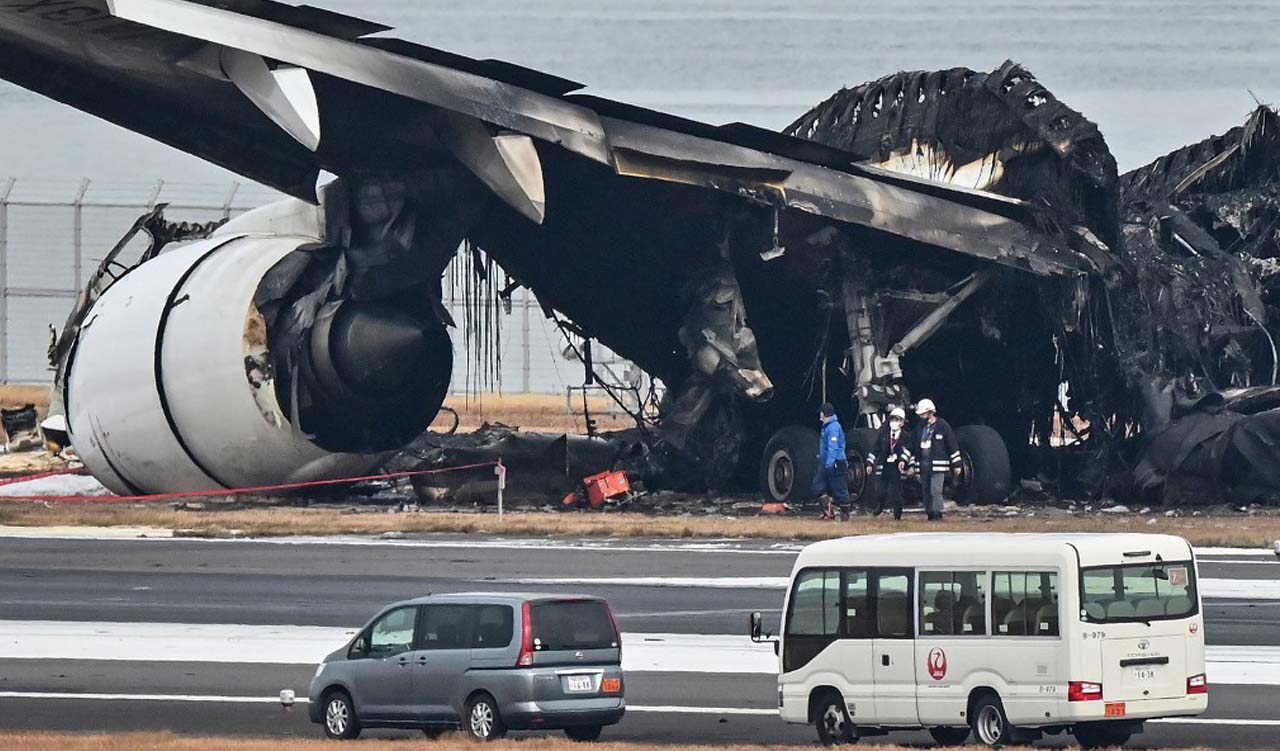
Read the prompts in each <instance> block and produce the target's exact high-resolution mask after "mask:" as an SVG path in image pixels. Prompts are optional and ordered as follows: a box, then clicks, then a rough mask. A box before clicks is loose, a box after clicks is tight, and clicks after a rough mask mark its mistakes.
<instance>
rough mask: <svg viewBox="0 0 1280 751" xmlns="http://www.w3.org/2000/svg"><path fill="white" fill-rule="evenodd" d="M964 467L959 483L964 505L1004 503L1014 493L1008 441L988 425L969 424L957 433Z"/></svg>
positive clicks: (959, 499) (958, 493)
mask: <svg viewBox="0 0 1280 751" xmlns="http://www.w3.org/2000/svg"><path fill="white" fill-rule="evenodd" d="M956 443H958V444H960V461H961V466H962V467H963V472H962V473H961V477H960V481H959V482H958V483H956V501H957V502H958V503H961V504H975V503H977V504H988V503H1000V502H1001V501H1004V500H1005V499H1006V498H1008V497H1009V494H1010V493H1012V492H1013V468H1012V464H1011V463H1010V462H1009V449H1008V447H1007V446H1005V443H1004V439H1003V438H1001V437H1000V434H999V433H997V432H996V431H995V430H992V429H991V428H989V427H987V426H986V425H965V426H964V427H962V428H959V429H957V430H956Z"/></svg>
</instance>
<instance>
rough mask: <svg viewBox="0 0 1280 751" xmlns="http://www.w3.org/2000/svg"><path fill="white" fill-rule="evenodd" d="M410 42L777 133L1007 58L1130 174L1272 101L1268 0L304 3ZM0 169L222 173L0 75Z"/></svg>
mask: <svg viewBox="0 0 1280 751" xmlns="http://www.w3.org/2000/svg"><path fill="white" fill-rule="evenodd" d="M310 2H311V4H313V5H319V6H322V7H326V8H330V9H333V10H337V11H341V12H346V13H351V14H354V15H360V16H363V17H365V18H369V19H371V20H376V21H380V22H382V23H385V24H387V25H390V26H395V27H397V29H396V31H394V32H392V33H394V34H397V35H399V36H403V37H405V38H407V39H411V40H413V41H416V42H420V43H424V44H428V45H432V46H436V47H440V48H443V49H447V50H450V51H452V52H458V53H462V54H466V55H470V56H473V57H492V58H501V59H505V60H509V61H512V62H516V63H520V64H522V65H526V66H529V67H532V68H537V69H540V70H545V71H548V72H551V73H556V74H559V75H562V76H565V77H568V78H572V79H575V80H578V81H581V82H583V83H586V84H588V85H589V86H590V87H591V90H592V91H593V92H594V93H597V94H601V95H604V96H609V97H614V98H618V99H623V100H627V101H630V102H633V103H636V104H641V105H645V106H648V107H654V108H657V109H662V110H669V111H672V112H675V113H678V114H682V115H685V116H688V117H693V118H696V119H700V120H706V121H710V122H715V123H719V122H730V121H735V120H742V121H746V122H751V123H754V124H757V125H761V126H765V127H768V128H774V129H777V128H781V127H783V126H784V125H786V124H787V123H788V122H790V121H791V120H792V119H794V118H795V117H797V116H799V115H800V114H801V113H802V112H803V111H804V110H805V109H807V108H808V107H809V106H811V105H813V104H815V103H816V102H818V101H820V100H821V99H823V98H825V97H826V96H827V95H828V94H830V93H831V92H832V91H834V90H835V89H837V88H839V87H840V86H843V85H853V84H857V83H861V82H862V81H865V80H868V79H872V78H878V77H880V76H882V75H886V74H888V73H893V72H895V71H898V70H903V69H912V70H914V69H934V68H945V67H951V66H958V65H963V66H969V67H973V68H976V69H978V70H984V71H987V70H992V69H994V68H995V67H996V66H997V65H999V64H1000V63H1001V62H1002V61H1003V60H1004V59H1005V58H1013V59H1014V60H1017V61H1019V62H1021V63H1023V64H1025V65H1027V66H1028V67H1029V68H1030V69H1031V71H1032V72H1034V73H1035V74H1036V75H1037V76H1038V77H1039V78H1040V80H1041V81H1042V82H1043V83H1044V84H1045V85H1047V86H1048V87H1049V88H1050V89H1051V90H1052V91H1053V92H1054V93H1056V94H1057V95H1058V96H1059V97H1060V98H1061V99H1063V100H1064V101H1066V102H1067V103H1068V104H1070V105H1071V106H1073V107H1075V108H1077V109H1080V110H1082V111H1083V112H1084V113H1085V115H1086V116H1088V117H1089V118H1091V119H1093V120H1094V121H1095V122H1097V123H1098V124H1099V125H1100V126H1101V128H1102V130H1103V133H1104V134H1105V135H1106V137H1107V140H1108V143H1109V144H1110V145H1111V148H1112V150H1113V151H1114V152H1115V153H1116V155H1117V158H1118V159H1119V162H1120V165H1121V168H1122V169H1129V168H1132V167H1136V166H1138V165H1140V164H1143V163H1145V162H1147V161H1150V160H1151V159H1153V158H1155V157H1156V156H1159V155H1160V154H1162V153H1165V152H1166V151H1169V150H1171V149H1173V148H1175V147H1177V146H1181V145H1183V144H1185V143H1188V142H1191V141H1196V140H1199V139H1201V138H1203V137H1205V136H1207V135H1209V134H1211V133H1215V132H1221V131H1223V130H1226V129H1227V128H1229V127H1231V126H1233V125H1236V124H1238V123H1239V122H1240V121H1241V120H1242V119H1243V117H1244V115H1245V114H1246V113H1247V112H1248V110H1249V109H1250V108H1251V107H1252V106H1253V103H1254V100H1253V98H1252V96H1250V94H1249V90H1252V91H1253V93H1254V94H1256V95H1257V96H1258V97H1259V98H1261V99H1263V100H1264V101H1266V100H1267V99H1268V97H1277V98H1280V81H1277V80H1276V79H1275V74H1274V72H1275V71H1276V70H1280V45H1276V44H1275V38H1276V35H1277V32H1278V31H1280V2H1276V0H1252V1H1248V0H1246V1H1233V0H1220V1H1215V2H1205V0H967V1H966V0H469V1H468V2H467V3H458V2H455V1H454V0H447V1H445V0H427V1H425V2H424V1H423V0H310ZM0 144H3V145H2V146H0V175H5V174H10V175H17V176H20V177H24V178H40V179H45V180H65V179H72V180H76V179H79V178H80V177H82V176H89V177H93V178H94V179H95V180H106V181H113V180H152V179H155V178H157V177H163V178H165V179H166V180H169V181H182V182H192V181H198V182H208V181H215V182H221V181H223V180H224V179H226V178H227V175H226V173H225V172H223V171H222V170H220V169H218V168H216V167H212V166H210V165H206V164H204V163H202V162H200V161H199V160H196V159H193V158H191V157H187V156H185V155H182V154H180V153H178V152H176V151H173V150H172V149H169V148H167V147H165V146H161V145H159V144H155V143H153V142H150V141H148V140H146V139H144V138H142V137H140V136H135V135H132V134H130V133H127V132H125V131H122V130H120V129H119V128H115V127H114V126H110V125H107V124H104V123H102V122H100V121H97V120H95V119H93V118H91V117H89V116H87V115H82V114H78V113H76V112H74V111H73V110H71V109H69V108H66V107H63V106H61V105H58V104H54V103H52V102H49V101H46V100H43V99H41V98H39V97H37V96H35V95H32V94H29V93H27V92H24V91H22V90H20V89H17V88H15V87H13V86H11V85H8V84H0Z"/></svg>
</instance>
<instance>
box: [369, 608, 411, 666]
mask: <svg viewBox="0 0 1280 751" xmlns="http://www.w3.org/2000/svg"><path fill="white" fill-rule="evenodd" d="M417 613H418V609H417V608H414V607H406V608H396V609H395V610H392V611H391V612H389V613H387V614H385V615H383V616H382V617H381V618H379V619H378V620H376V621H374V622H373V625H372V626H370V627H369V640H368V652H367V656H368V657H373V658H378V659H381V658H386V657H394V656H395V655H398V654H400V653H401V652H408V651H409V647H410V645H412V644H413V623H414V617H415V616H416V615H417Z"/></svg>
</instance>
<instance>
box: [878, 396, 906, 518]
mask: <svg viewBox="0 0 1280 751" xmlns="http://www.w3.org/2000/svg"><path fill="white" fill-rule="evenodd" d="M906 423H907V413H906V410H904V409H903V408H902V407H894V408H893V409H891V410H890V411H889V421H888V422H886V423H885V426H884V428H882V429H881V430H880V435H878V436H877V437H876V445H875V448H873V449H871V453H870V454H867V477H868V478H869V479H871V491H872V494H873V496H874V498H875V502H874V505H873V506H872V508H871V512H872V513H874V514H875V515H877V516H879V515H880V514H882V513H883V512H884V507H885V502H886V501H888V503H889V505H890V506H891V507H892V508H893V518H894V519H901V518H902V482H903V480H904V479H905V478H906V477H907V474H908V473H909V472H910V471H911V470H912V469H914V467H915V461H916V459H915V455H914V454H912V453H911V449H910V447H909V446H908V443H909V442H908V441H907V431H906V427H905V426H906Z"/></svg>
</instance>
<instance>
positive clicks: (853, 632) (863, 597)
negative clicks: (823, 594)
mask: <svg viewBox="0 0 1280 751" xmlns="http://www.w3.org/2000/svg"><path fill="white" fill-rule="evenodd" d="M875 632H876V624H875V620H873V619H872V617H871V580H870V578H869V577H868V576H867V572H866V571H865V570H864V569H852V568H850V569H845V571H844V636H845V638H846V639H870V638H871V637H872V636H874V635H875Z"/></svg>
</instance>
